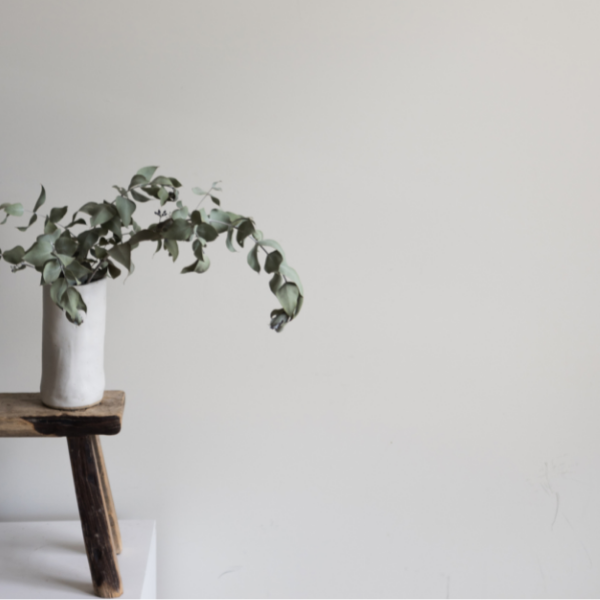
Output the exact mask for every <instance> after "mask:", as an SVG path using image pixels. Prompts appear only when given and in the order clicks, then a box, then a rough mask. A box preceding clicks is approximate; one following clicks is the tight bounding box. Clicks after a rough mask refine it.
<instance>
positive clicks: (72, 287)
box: [0, 167, 304, 331]
mask: <svg viewBox="0 0 600 600" xmlns="http://www.w3.org/2000/svg"><path fill="white" fill-rule="evenodd" d="M156 170H157V167H144V168H142V169H140V170H139V171H138V172H137V173H136V174H135V175H134V176H133V178H132V179H131V183H130V184H129V187H128V188H124V187H119V186H113V187H115V188H116V189H117V191H118V192H119V195H118V196H117V197H116V198H115V199H114V200H112V201H110V202H107V201H104V202H87V203H85V204H84V205H83V206H82V207H81V208H80V209H79V210H77V211H75V213H74V214H73V217H72V220H71V223H69V224H68V225H62V224H60V221H61V220H62V219H63V218H64V217H65V215H66V214H67V212H68V211H67V207H61V208H53V209H52V210H51V211H50V214H49V215H44V214H41V213H38V212H37V211H38V209H39V208H40V207H41V206H42V205H43V204H44V203H45V201H46V192H45V190H44V188H43V186H42V191H41V193H40V196H39V198H38V200H37V202H36V203H35V207H34V209H33V211H29V210H27V211H25V209H24V208H23V206H22V205H21V204H20V203H13V204H0V211H4V212H5V213H6V218H5V219H4V221H2V223H4V222H6V219H8V218H9V217H10V216H15V217H19V216H22V215H23V213H24V212H28V213H31V214H33V215H35V216H36V218H33V217H32V218H31V219H30V221H29V225H27V226H26V227H21V228H20V229H21V230H23V231H24V230H25V229H27V228H29V227H31V226H32V225H33V224H34V223H35V221H36V220H37V217H42V218H44V219H45V221H46V224H45V226H44V230H45V231H49V233H42V234H41V235H39V236H38V237H37V239H36V241H35V242H34V244H33V245H32V246H31V247H30V248H28V249H27V250H24V249H23V248H22V247H21V246H17V247H15V248H13V249H11V250H7V251H4V252H3V253H2V252H0V257H2V258H4V260H5V261H6V262H9V263H10V264H11V265H13V270H22V269H23V268H24V267H29V268H34V269H35V270H36V271H38V272H40V273H41V274H42V283H44V284H47V285H52V297H53V299H54V300H55V302H56V304H57V305H58V306H59V307H60V308H61V309H64V310H65V312H66V313H67V317H68V318H69V320H71V321H73V322H74V323H77V324H79V323H80V322H81V316H80V314H79V311H80V310H83V309H84V308H85V304H84V303H83V300H82V299H81V296H80V294H79V292H78V289H77V288H78V285H76V284H78V283H79V282H81V281H84V282H86V283H92V282H93V281H94V280H95V278H96V277H100V278H104V277H111V278H113V279H114V278H117V277H119V275H120V274H121V270H120V268H118V267H117V266H116V263H119V265H120V266H122V267H125V269H127V271H128V274H129V275H130V274H131V273H132V271H133V263H132V261H131V254H132V251H133V250H135V249H136V248H137V246H138V245H139V243H140V242H143V241H154V242H158V244H157V250H156V252H159V251H161V250H164V251H166V252H167V253H168V254H169V255H170V256H171V258H172V259H173V261H175V260H177V257H178V256H179V244H181V243H191V244H192V248H193V251H194V257H195V259H194V262H193V263H192V264H190V265H188V266H186V267H184V268H183V269H182V271H181V272H182V273H204V272H205V271H206V270H207V269H208V268H209V267H210V260H209V258H208V256H207V254H206V247H207V246H208V245H209V244H210V243H211V242H213V241H215V240H216V239H217V238H218V237H219V236H220V235H221V234H224V233H226V234H227V246H228V248H229V249H230V250H235V248H234V246H233V245H232V241H231V239H232V236H233V232H234V231H238V234H237V236H236V239H237V240H238V244H239V245H240V246H242V247H243V244H244V240H246V239H249V240H251V241H252V242H254V246H253V247H252V249H251V250H250V251H249V252H248V258H247V262H248V264H249V265H250V267H251V268H252V269H253V270H254V271H256V272H258V273H260V272H261V270H262V269H261V264H260V261H259V260H258V257H257V252H258V248H257V246H260V247H261V248H262V250H263V252H264V253H265V255H266V257H267V262H265V269H267V268H268V269H269V271H268V272H270V273H275V275H277V276H274V277H272V278H271V281H270V282H269V287H270V289H271V291H272V292H273V294H274V295H275V296H276V297H277V299H278V301H279V303H280V305H281V308H278V309H275V310H274V311H273V312H272V313H271V327H272V328H273V329H275V330H276V331H281V330H282V328H283V326H284V325H285V324H286V323H287V322H288V321H291V320H292V319H294V318H295V317H296V316H297V315H298V313H299V311H300V307H301V306H302V302H303V296H304V292H303V291H302V284H301V283H300V279H299V278H298V276H297V274H296V272H295V271H294V270H293V269H292V268H291V267H290V266H289V265H288V264H287V263H284V262H283V250H282V249H281V247H280V246H279V245H278V244H277V243H276V242H274V241H273V240H264V242H266V243H263V240H262V234H259V233H258V231H257V230H256V229H255V226H254V221H253V220H252V219H250V218H248V217H243V216H241V215H238V214H235V213H231V212H226V211H224V210H222V209H221V208H213V209H212V211H210V214H208V215H207V214H206V213H205V210H204V209H202V210H201V214H200V219H198V213H197V211H198V209H199V208H200V205H201V204H202V203H203V202H204V200H206V198H207V197H209V196H210V197H211V199H212V200H213V202H214V203H215V204H217V205H218V206H219V207H220V204H221V202H220V200H219V199H218V198H215V197H214V196H213V195H212V194H213V192H215V191H220V187H217V185H218V183H219V182H214V183H213V184H212V185H211V186H210V189H209V190H208V191H207V192H204V191H203V190H200V189H199V188H193V190H192V191H193V192H194V193H195V194H198V195H200V196H201V198H200V200H199V201H198V203H197V206H196V209H195V210H194V211H192V212H191V214H190V210H189V208H188V207H187V206H185V205H184V204H183V202H182V201H181V200H179V194H180V188H181V184H180V183H179V181H177V179H174V178H172V177H163V176H158V177H154V174H155V172H156ZM138 190H139V192H142V193H138ZM152 200H157V201H158V202H159V203H160V206H161V208H159V210H158V211H156V213H155V214H157V215H158V218H159V220H158V222H156V221H154V222H153V223H151V224H150V225H148V226H147V227H145V228H144V227H142V226H141V225H139V224H138V220H137V219H135V220H134V218H133V216H134V214H135V213H136V211H137V209H138V207H139V206H140V204H141V205H143V204H145V203H147V202H148V201H152ZM168 202H176V203H177V209H176V210H173V211H167V210H166V209H165V210H162V207H163V206H164V205H165V204H167V203H168ZM177 211H179V213H178V214H175V213H176V212H177ZM207 212H208V211H207ZM78 213H82V214H83V213H85V214H87V215H89V216H90V217H91V218H90V220H89V222H88V221H86V220H85V219H82V220H81V222H80V223H78V224H83V225H85V227H84V228H83V230H81V231H80V232H79V233H78V235H74V234H73V232H72V231H71V229H70V227H71V226H72V225H74V224H75V223H76V221H77V220H79V219H78V218H77V215H78ZM194 213H195V214H194ZM173 216H175V217H177V218H173ZM48 223H52V224H53V225H54V226H55V227H50V226H48ZM259 237H260V238H261V239H259ZM266 246H269V247H273V248H274V250H271V251H270V250H268V249H267V247H266ZM156 252H155V253H156ZM274 252H275V253H276V254H277V255H274ZM269 257H271V258H269ZM280 266H281V269H280V268H279V267H280ZM284 267H285V268H284ZM67 274H68V276H67ZM73 280H74V282H73ZM82 285H85V284H82ZM67 292H68V293H67ZM82 306H83V308H82Z"/></svg>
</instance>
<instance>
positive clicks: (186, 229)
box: [162, 219, 192, 242]
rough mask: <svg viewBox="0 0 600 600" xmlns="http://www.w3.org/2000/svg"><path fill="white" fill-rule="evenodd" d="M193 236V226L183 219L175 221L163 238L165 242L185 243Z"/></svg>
mask: <svg viewBox="0 0 600 600" xmlns="http://www.w3.org/2000/svg"><path fill="white" fill-rule="evenodd" d="M190 235H192V225H191V224H190V223H188V222H187V221H184V220H183V219H175V220H174V221H173V222H172V223H171V225H170V227H169V229H167V230H166V231H165V232H164V233H163V234H162V237H163V239H165V240H180V241H182V242H185V241H187V240H188V239H189V237H190Z"/></svg>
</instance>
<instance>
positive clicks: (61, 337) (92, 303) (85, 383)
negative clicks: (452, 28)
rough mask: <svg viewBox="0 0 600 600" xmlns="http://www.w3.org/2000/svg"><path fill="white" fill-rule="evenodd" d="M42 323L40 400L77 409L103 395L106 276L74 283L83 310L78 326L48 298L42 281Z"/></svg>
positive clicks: (93, 402) (69, 408)
mask: <svg viewBox="0 0 600 600" xmlns="http://www.w3.org/2000/svg"><path fill="white" fill-rule="evenodd" d="M43 288H44V292H43V293H44V318H43V325H42V382H41V385H40V391H41V394H42V402H43V403H44V404H45V405H46V406H49V407H51V408H57V409H61V410H79V409H83V408H87V407H89V406H94V405H95V404H98V403H99V402H100V401H101V400H102V397H103V396H104V384H105V378H104V332H105V329H106V279H101V280H100V281H95V282H94V283H89V284H87V285H82V286H77V290H78V291H79V293H80V294H81V297H82V298H83V301H84V302H85V304H86V306H87V313H84V315H83V323H82V324H81V325H79V326H77V325H75V324H74V323H70V322H69V321H68V320H67V317H66V315H65V313H64V312H63V311H62V310H60V308H58V306H56V304H54V302H52V298H51V297H50V286H49V285H44V286H43Z"/></svg>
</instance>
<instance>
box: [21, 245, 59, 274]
mask: <svg viewBox="0 0 600 600" xmlns="http://www.w3.org/2000/svg"><path fill="white" fill-rule="evenodd" d="M52 249H53V248H52V244H51V243H50V242H48V241H46V240H40V241H37V242H36V243H35V244H33V246H31V248H29V250H27V252H26V253H25V255H24V256H23V260H24V261H25V262H28V263H30V264H32V265H33V266H34V267H38V268H41V267H43V266H44V263H46V261H48V260H50V259H51V258H52Z"/></svg>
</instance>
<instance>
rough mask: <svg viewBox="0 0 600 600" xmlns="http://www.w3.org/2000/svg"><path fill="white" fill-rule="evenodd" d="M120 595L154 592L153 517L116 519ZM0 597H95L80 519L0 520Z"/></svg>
mask: <svg viewBox="0 0 600 600" xmlns="http://www.w3.org/2000/svg"><path fill="white" fill-rule="evenodd" d="M119 525H120V528H121V536H122V540H123V551H122V552H121V554H120V555H119V556H118V561H119V568H120V570H121V578H122V580H123V589H124V593H123V595H122V596H121V598H156V526H155V522H154V521H119ZM0 598H97V596H96V595H94V589H93V587H92V579H91V576H90V569H89V566H88V561H87V556H86V554H85V546H84V543H83V534H82V532H81V523H80V522H79V521H40V522H26V523H23V522H20V523H0Z"/></svg>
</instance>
